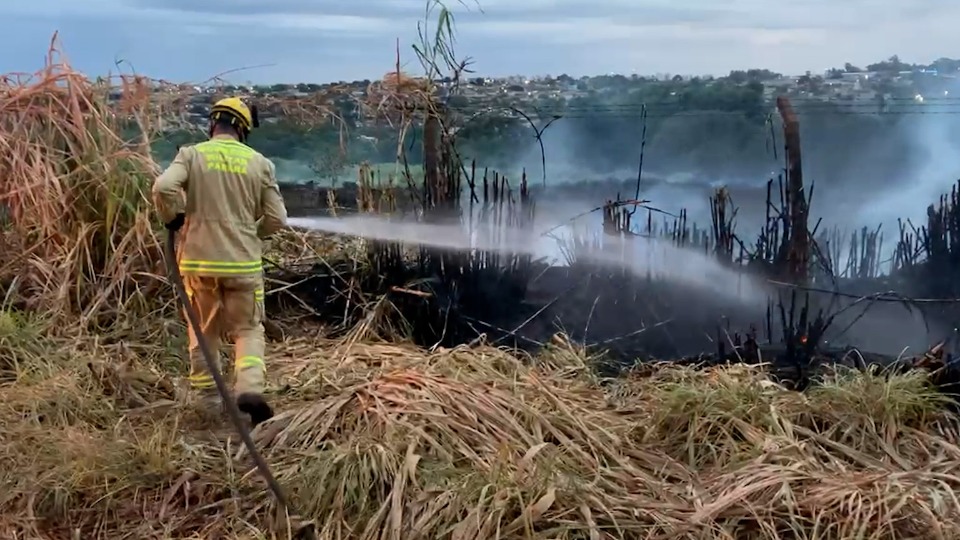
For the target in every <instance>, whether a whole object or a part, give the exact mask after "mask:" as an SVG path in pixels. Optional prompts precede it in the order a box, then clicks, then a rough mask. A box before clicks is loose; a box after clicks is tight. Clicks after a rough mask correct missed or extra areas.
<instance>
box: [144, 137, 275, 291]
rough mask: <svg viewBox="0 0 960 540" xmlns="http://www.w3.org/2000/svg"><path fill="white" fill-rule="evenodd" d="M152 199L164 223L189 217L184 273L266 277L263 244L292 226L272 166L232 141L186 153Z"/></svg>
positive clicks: (180, 253)
mask: <svg viewBox="0 0 960 540" xmlns="http://www.w3.org/2000/svg"><path fill="white" fill-rule="evenodd" d="M153 199H154V203H155V204H156V206H157V211H158V213H159V214H160V218H161V219H162V220H163V222H164V223H169V222H170V221H172V220H173V219H174V218H175V217H176V216H177V214H180V213H183V214H185V216H186V220H185V222H184V226H183V228H182V229H181V232H180V237H181V240H180V242H178V244H179V246H178V250H177V257H178V264H179V266H180V273H181V274H193V275H198V276H210V277H241V276H251V275H261V273H262V271H263V267H262V262H261V257H262V255H263V252H262V251H263V243H262V240H263V239H265V238H268V237H269V236H271V235H272V234H273V233H275V232H277V231H279V230H280V229H282V228H284V227H285V226H286V221H287V210H286V207H285V206H284V204H283V198H282V197H281V196H280V188H279V187H278V186H277V180H276V168H275V166H274V164H273V162H271V161H270V160H269V159H267V158H266V157H264V156H263V155H262V154H260V153H259V152H257V151H255V150H254V149H252V148H250V147H249V146H247V145H245V144H243V143H241V142H239V141H237V140H235V139H233V138H231V137H224V136H217V137H214V138H212V139H210V140H208V141H206V142H202V143H200V144H197V145H192V146H185V147H183V148H181V149H180V150H179V151H178V152H177V157H176V158H175V159H174V160H173V163H171V164H170V166H169V167H167V169H166V170H165V171H164V172H163V173H162V174H161V175H160V176H159V177H158V178H157V180H156V182H154V184H153Z"/></svg>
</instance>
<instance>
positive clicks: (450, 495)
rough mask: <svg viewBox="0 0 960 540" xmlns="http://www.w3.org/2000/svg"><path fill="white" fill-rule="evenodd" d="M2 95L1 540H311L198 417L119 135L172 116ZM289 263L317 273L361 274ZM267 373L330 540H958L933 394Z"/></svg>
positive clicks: (332, 345) (745, 370)
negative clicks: (185, 389)
mask: <svg viewBox="0 0 960 540" xmlns="http://www.w3.org/2000/svg"><path fill="white" fill-rule="evenodd" d="M134 82H136V81H134ZM2 85H3V86H2V87H0V110H2V111H3V115H2V118H3V120H0V145H3V154H2V157H0V172H2V175H0V202H2V204H3V205H4V206H5V207H6V209H7V214H8V216H7V218H8V222H7V224H6V227H7V228H6V229H5V236H4V243H5V246H7V247H8V248H9V249H19V250H20V251H19V252H20V253H22V254H23V255H22V256H20V257H15V258H12V259H10V260H9V261H7V262H6V263H5V266H3V267H2V269H0V284H2V287H3V292H4V294H3V302H2V304H0V538H13V539H58V540H59V539H71V540H73V539H77V538H83V539H111V540H115V539H131V540H132V539H137V540H152V539H157V540H160V539H175V538H178V539H187V538H195V539H200V538H203V539H215V538H243V539H255V538H289V537H290V531H289V529H287V528H285V527H284V520H281V519H279V518H278V516H277V512H276V507H275V503H274V501H273V500H272V499H271V497H270V495H269V493H268V492H267V491H266V489H265V487H264V486H263V484H262V482H261V481H260V479H259V477H258V476H257V475H256V473H255V471H252V470H251V466H250V463H249V460H248V459H247V458H246V456H245V455H244V453H243V451H242V449H241V448H240V446H239V445H238V444H237V441H236V438H235V436H234V434H233V433H232V431H231V430H230V429H229V426H228V425H227V424H226V423H225V422H223V421H222V420H219V419H212V418H209V416H208V415H205V414H203V412H202V411H201V410H199V409H196V408H194V407H193V406H192V405H190V404H189V403H188V402H186V401H185V400H184V399H183V396H182V395H181V393H180V392H179V391H178V387H179V386H178V380H179V379H180V377H181V376H182V375H183V370H184V369H185V362H184V361H183V360H182V359H181V358H180V357H179V355H178V354H174V353H173V351H181V350H182V348H183V338H182V335H183V329H182V325H181V324H180V323H179V322H178V321H177V319H176V318H175V316H172V315H173V314H172V312H171V311H170V306H169V305H168V303H167V302H166V301H165V298H168V296H162V295H157V294H156V293H157V292H158V291H160V292H164V293H165V289H164V288H163V282H162V280H160V279H158V276H156V275H151V273H154V272H155V269H156V265H157V263H159V259H158V250H157V241H156V236H155V233H154V228H153V227H152V226H151V223H150V219H149V213H148V210H147V207H146V204H145V198H144V190H145V186H146V183H147V182H148V181H149V177H150V176H151V175H152V174H153V173H154V172H155V170H156V169H155V165H154V164H153V162H152V160H150V159H149V157H148V156H147V155H146V153H145V151H144V148H143V146H142V141H141V142H140V143H136V144H131V143H129V142H127V141H123V140H121V138H120V137H119V136H117V135H116V133H118V128H119V125H118V122H119V121H120V119H121V118H128V119H129V118H131V117H133V118H137V119H138V120H139V121H140V122H142V123H147V120H146V118H147V116H148V115H151V114H155V107H151V106H150V104H149V103H145V102H143V101H135V102H133V103H126V104H124V103H125V102H121V105H122V106H121V107H120V108H110V107H106V106H105V105H104V103H105V102H104V92H105V91H106V87H101V86H98V85H96V84H93V83H91V82H90V81H87V80H86V79H85V78H83V77H82V76H80V75H79V74H76V73H74V72H72V71H70V70H69V68H67V67H66V66H62V65H54V64H51V66H48V68H46V69H45V70H44V71H42V72H41V73H40V74H38V76H37V77H36V78H35V79H34V80H32V81H29V82H27V83H20V82H17V81H12V80H7V81H5V82H3V83H2ZM129 95H130V96H132V97H133V98H137V99H140V100H142V99H143V93H142V92H134V91H131V92H130V94H129ZM124 111H127V112H124ZM130 111H133V112H130ZM136 111H142V112H140V113H137V112H136ZM145 131H149V130H145ZM138 144H141V146H137V145H138ZM284 242H286V245H287V248H286V251H285V252H284V253H282V254H278V255H277V256H278V257H280V256H283V257H288V258H289V259H292V260H310V261H313V262H311V263H309V264H313V263H315V262H317V261H323V260H325V259H326V258H329V257H332V256H334V255H333V253H334V252H336V251H337V250H341V251H342V250H343V249H346V250H348V251H349V250H353V251H357V249H355V248H342V247H338V246H324V245H321V244H322V243H321V244H318V243H316V242H314V241H312V240H310V239H307V238H303V237H296V236H288V237H286V239H285V240H284ZM11 246H12V247H11ZM291 246H297V247H296V248H294V247H291ZM8 252H9V251H8ZM15 253H16V252H15ZM288 262H289V261H288ZM149 287H153V289H152V291H151V290H150V289H149ZM120 315H124V316H123V317H121V316H120ZM134 316H135V317H136V318H134ZM68 322H69V323H70V324H66V323H68ZM94 322H95V323H99V324H97V325H91V324H90V323H94ZM106 322H110V324H109V325H107V324H106ZM94 328H96V331H92V329H94ZM304 330H306V329H304ZM304 333H306V331H305V332H304ZM272 350H273V352H272V353H271V358H270V366H271V373H270V375H271V381H270V382H271V393H272V394H273V395H272V399H273V400H274V401H275V403H276V404H277V406H278V408H279V410H280V411H281V412H280V414H279V415H278V416H277V417H276V418H275V419H274V420H273V421H271V422H269V423H267V424H265V425H263V426H262V427H261V428H259V429H258V430H257V431H256V433H255V437H256V438H257V440H258V442H259V444H260V445H261V447H262V448H263V450H264V452H265V454H266V456H267V459H268V460H269V462H270V463H271V465H272V466H273V467H274V469H275V473H276V474H277V476H278V477H279V479H280V480H281V482H282V483H283V484H284V485H285V486H286V487H287V489H289V490H290V492H291V493H292V495H293V498H294V500H295V502H296V504H297V507H298V508H299V509H300V510H301V511H302V512H303V514H304V515H303V516H301V517H303V518H306V519H308V520H312V521H313V523H314V524H315V526H316V528H317V530H318V532H319V533H320V536H321V537H322V538H330V539H340V538H342V539H347V538H365V539H373V538H378V539H396V540H400V539H403V540H408V539H424V540H426V539H435V538H451V539H458V540H461V539H462V540H467V539H486V538H518V539H519V538H542V539H547V538H551V539H580V538H584V539H590V540H594V539H604V538H607V539H617V538H644V539H647V538H650V539H668V538H683V539H691V540H693V539H746V540H751V539H771V540H772V539H806V540H813V539H820V540H826V539H837V540H839V539H847V538H859V539H870V540H881V539H893V538H916V539H921V538H924V539H925V538H930V539H954V538H960V502H958V500H957V499H956V497H955V496H954V492H955V490H956V489H957V488H958V487H960V477H958V471H960V435H958V433H960V431H958V429H957V422H956V419H955V417H954V416H953V415H952V414H950V413H947V412H944V408H943V406H942V405H943V401H944V399H943V397H941V396H939V395H938V394H937V393H936V392H935V391H934V390H933V389H931V388H930V386H929V385H928V382H927V379H926V375H925V374H923V373H920V372H913V373H908V374H906V375H896V376H885V375H884V374H881V373H875V372H871V373H857V372H852V371H851V372H847V371H841V372H837V373H836V374H834V375H832V376H830V377H828V378H826V379H825V380H824V381H822V384H821V385H819V386H818V387H816V389H815V390H812V391H810V392H808V393H807V394H798V393H794V392H789V391H787V390H785V389H783V388H781V387H779V386H777V385H775V384H773V383H770V382H769V381H768V380H767V379H766V378H765V377H764V376H763V373H762V372H761V371H760V369H759V368H749V367H743V366H732V367H726V368H718V369H713V370H706V371H696V370H692V369H688V368H678V367H671V366H662V367H659V368H657V369H653V370H648V371H647V372H646V374H645V375H643V374H641V373H640V372H637V373H636V374H634V375H632V376H629V377H626V378H623V379H621V380H617V381H601V380H597V379H596V377H595V376H594V375H592V372H591V370H590V369H589V359H587V358H585V357H584V355H583V354H582V351H579V350H577V349H575V348H573V347H571V346H570V345H569V344H568V343H567V342H566V341H564V340H562V339H558V340H556V342H555V343H553V344H552V345H551V347H550V348H548V349H547V350H546V351H545V352H544V353H543V354H542V355H540V356H539V357H537V358H525V357H518V356H515V355H513V354H510V353H508V352H505V351H502V350H498V349H494V348H490V347H484V346H476V347H472V348H466V347H464V348H458V349H454V350H440V351H435V352H426V351H423V350H420V349H416V348H414V347H410V346H404V345H395V344H394V345H391V344H370V343H363V342H360V341H357V340H354V339H350V340H348V341H345V342H333V341H327V340H324V339H322V338H316V337H313V338H309V337H300V338H290V339H288V340H287V341H285V342H284V343H282V344H277V345H275V346H274V347H273V349H272Z"/></svg>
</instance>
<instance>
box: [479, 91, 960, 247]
mask: <svg viewBox="0 0 960 540" xmlns="http://www.w3.org/2000/svg"><path fill="white" fill-rule="evenodd" d="M955 86H956V88H955V89H954V90H951V93H954V94H956V95H960V84H957V85H955ZM923 107H926V108H921V106H920V105H919V104H916V103H912V104H909V105H905V104H904V105H900V106H899V109H898V108H897V107H892V108H891V110H890V111H889V112H888V113H886V114H879V113H875V112H873V111H872V110H869V107H865V106H863V105H862V104H859V105H856V106H851V109H848V110H845V111H844V110H842V109H841V110H837V111H835V112H833V113H824V112H821V111H813V112H810V113H808V114H804V112H803V109H802V108H801V113H800V124H801V140H802V151H803V169H804V180H805V185H806V186H807V187H808V189H809V188H810V186H814V185H815V190H814V198H813V201H812V207H811V218H812V220H813V221H816V220H818V219H820V220H822V225H821V230H825V229H826V228H833V227H836V228H838V229H840V230H842V231H847V232H852V231H853V230H855V229H859V228H860V227H864V226H865V227H867V228H869V229H874V228H876V227H877V226H878V225H881V224H882V225H883V230H884V231H886V232H887V238H890V235H891V234H895V231H896V225H897V219H898V218H901V219H910V220H911V221H912V222H913V223H914V224H916V225H921V224H923V223H924V222H925V219H926V217H925V216H926V208H927V206H928V205H929V204H933V203H935V202H936V200H937V198H938V197H939V195H940V194H942V193H945V192H948V191H949V190H950V188H951V186H952V184H953V183H954V182H955V180H956V179H957V178H960V150H958V149H960V114H956V113H957V112H960V109H957V108H956V107H952V106H951V105H949V104H946V105H944V104H938V103H936V100H931V101H930V104H929V105H928V106H923ZM852 112H856V113H858V114H851V113H852ZM920 113H922V114H920ZM642 128H643V126H642V125H641V122H640V119H639V117H638V116H635V117H633V118H618V117H610V116H609V115H607V116H603V115H597V117H596V118H589V117H586V118H585V117H571V118H561V119H560V120H557V121H555V122H554V123H553V124H552V125H551V126H550V127H549V128H547V129H546V130H545V131H544V132H543V134H542V141H543V145H544V150H545V158H546V176H547V186H548V188H553V189H552V190H551V189H548V190H547V193H545V194H544V195H543V196H545V197H547V198H549V199H551V200H560V199H561V198H563V197H570V196H574V197H580V196H585V197H589V198H590V201H591V202H592V203H595V204H601V203H602V201H603V200H604V199H607V198H614V197H616V196H617V195H618V194H619V195H621V196H623V197H632V196H633V192H632V191H633V188H632V184H633V182H635V179H636V176H637V169H638V162H639V158H640V142H641V133H642ZM647 128H648V129H647V141H646V147H645V150H644V167H643V168H644V181H643V182H642V185H641V187H642V196H643V197H644V198H647V199H651V200H652V201H654V204H655V205H656V206H658V207H660V208H663V209H664V210H667V211H670V212H672V213H679V211H680V210H681V209H686V210H687V214H688V217H689V221H690V222H691V223H698V224H699V225H701V226H708V225H709V223H710V214H709V200H708V199H709V195H710V193H711V192H712V190H713V189H714V187H716V186H719V185H725V186H727V187H728V188H729V192H730V193H731V195H732V196H733V199H734V202H735V203H736V204H737V206H738V207H739V213H738V219H737V222H738V232H739V233H740V234H741V235H742V236H744V237H748V236H750V235H753V234H755V233H757V232H758V231H759V229H760V227H761V225H762V223H763V220H764V216H765V204H764V201H765V197H766V183H767V180H768V179H770V178H776V177H777V175H779V174H780V173H781V172H782V170H783V168H784V151H783V137H782V128H781V127H780V126H779V125H777V123H776V122H775V125H774V126H773V129H772V130H771V128H770V127H769V126H767V127H764V126H762V125H760V124H759V123H758V122H757V121H755V120H754V121H749V122H748V121H747V120H745V119H742V118H738V117H736V116H730V115H709V114H702V115H687V116H673V117H667V118H655V117H651V118H649V119H648V126H647ZM474 157H477V158H478V160H479V162H480V163H485V161H486V160H487V158H492V157H493V156H482V155H478V156H474ZM500 157H501V159H505V158H503V157H502V156H500ZM500 165H501V168H502V169H505V170H504V172H506V173H507V174H509V175H510V176H511V177H518V176H519V174H520V171H521V170H525V171H526V173H527V177H528V179H529V181H530V182H531V184H533V185H539V184H540V183H541V173H542V166H541V151H540V147H539V144H537V141H536V137H535V134H534V130H533V129H529V141H528V143H527V145H526V148H525V150H524V151H523V152H520V153H519V157H518V158H516V159H514V158H512V157H511V159H510V160H509V163H502V164H500ZM574 184H583V185H582V187H580V189H582V193H580V194H578V195H572V194H573V193H574V192H575V191H576V189H575V188H574V187H573V185H574ZM551 191H554V192H556V193H551ZM774 191H775V193H776V186H775V189H774ZM775 203H776V201H775ZM888 245H892V243H891V242H888Z"/></svg>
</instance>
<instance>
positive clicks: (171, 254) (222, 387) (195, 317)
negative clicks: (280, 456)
mask: <svg viewBox="0 0 960 540" xmlns="http://www.w3.org/2000/svg"><path fill="white" fill-rule="evenodd" d="M176 241H177V233H176V232H175V231H168V233H167V245H166V250H165V257H164V258H165V259H166V263H167V272H168V273H169V274H170V282H171V283H172V284H173V288H174V290H176V292H177V297H178V298H179V300H180V303H181V304H182V305H183V309H184V311H186V313H187V319H188V321H189V324H190V326H191V327H192V328H193V334H194V335H195V336H196V337H197V344H198V345H199V346H200V352H201V353H202V354H203V360H204V362H206V364H207V370H208V371H209V372H210V374H211V375H213V382H214V383H216V385H217V392H219V393H220V397H221V398H222V399H223V404H224V406H225V407H226V409H227V414H228V415H229V416H230V420H231V421H232V422H233V425H234V427H236V428H237V432H238V433H239V434H240V439H241V440H242V441H243V444H244V445H245V446H246V447H247V451H248V452H250V457H252V458H253V462H254V463H255V464H256V466H257V470H258V471H260V475H261V476H263V479H264V480H265V481H266V482H267V487H268V488H269V489H270V491H271V492H272V493H273V496H274V497H276V499H277V502H278V503H280V506H281V507H283V509H284V510H286V511H287V513H288V514H291V515H295V512H294V511H293V508H292V507H291V506H290V503H289V500H288V499H287V497H286V495H285V494H284V492H283V488H281V487H280V483H279V482H277V479H276V478H274V476H273V473H272V472H271V471H270V466H269V465H267V462H266V460H264V459H263V456H262V455H261V454H260V451H259V450H257V445H256V444H255V443H254V442H253V437H251V436H250V430H248V429H247V426H246V424H245V423H244V422H243V417H242V416H241V412H240V409H239V408H237V402H236V401H234V399H233V395H232V394H231V393H230V390H229V389H228V388H227V383H226V382H225V381H224V380H223V374H221V373H220V366H219V365H218V363H217V362H216V358H217V357H216V356H214V354H213V351H211V350H210V344H209V343H208V342H207V340H206V339H205V338H204V337H203V332H202V331H201V326H200V315H199V314H198V313H197V310H195V309H194V308H193V305H191V304H190V299H189V297H188V296H187V290H186V288H185V287H184V286H183V278H182V277H181V276H180V269H179V268H177V255H176ZM301 534H304V535H307V536H312V535H310V533H309V532H307V531H301Z"/></svg>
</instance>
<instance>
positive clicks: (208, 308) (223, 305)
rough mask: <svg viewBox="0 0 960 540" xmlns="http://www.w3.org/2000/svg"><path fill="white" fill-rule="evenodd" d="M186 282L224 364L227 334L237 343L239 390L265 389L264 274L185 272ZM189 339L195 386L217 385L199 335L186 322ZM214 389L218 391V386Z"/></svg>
mask: <svg viewBox="0 0 960 540" xmlns="http://www.w3.org/2000/svg"><path fill="white" fill-rule="evenodd" d="M183 284H184V287H185V288H186V290H187V296H188V297H189V298H190V304H191V305H192V306H193V309H195V310H196V311H197V314H198V315H199V316H200V327H201V329H202V331H203V337H204V338H205V339H206V340H207V343H209V344H210V350H211V351H212V352H213V353H214V354H215V355H216V358H215V361H216V363H217V366H218V369H219V365H220V354H219V353H220V347H221V340H222V337H223V336H226V337H228V338H229V339H232V340H233V344H234V366H233V368H234V374H235V381H234V393H235V395H240V394H245V393H253V394H262V393H263V390H264V373H265V371H266V365H265V364H264V361H263V356H264V349H265V348H266V343H265V340H264V333H263V311H264V310H263V278H262V277H261V276H243V277H239V276H238V277H206V276H195V275H190V274H187V275H184V276H183ZM187 332H188V335H189V338H190V345H189V347H190V386H191V387H192V388H194V389H196V390H207V391H209V390H214V389H215V388H216V385H215V383H214V382H213V376H212V375H211V374H210V372H209V371H208V370H207V363H206V361H205V360H204V359H203V352H201V350H200V346H199V343H198V342H197V336H196V335H195V334H194V331H193V327H192V325H190V324H189V321H188V324H187ZM214 391H215V390H214Z"/></svg>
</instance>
